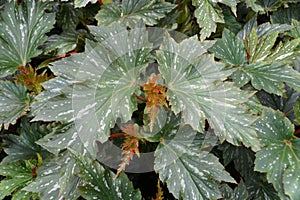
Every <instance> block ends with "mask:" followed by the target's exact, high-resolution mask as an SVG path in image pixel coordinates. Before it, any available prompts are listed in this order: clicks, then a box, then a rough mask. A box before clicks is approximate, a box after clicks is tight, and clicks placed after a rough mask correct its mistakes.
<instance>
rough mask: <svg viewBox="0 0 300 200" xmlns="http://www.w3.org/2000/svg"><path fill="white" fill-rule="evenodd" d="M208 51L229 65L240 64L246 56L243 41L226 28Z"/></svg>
mask: <svg viewBox="0 0 300 200" xmlns="http://www.w3.org/2000/svg"><path fill="white" fill-rule="evenodd" d="M209 51H210V52H212V53H214V54H215V56H216V57H217V58H219V59H221V60H222V61H223V62H224V63H226V64H229V65H242V64H244V62H245V58H246V53H245V47H244V44H243V41H242V40H240V39H239V38H238V37H236V36H235V35H234V34H233V33H232V32H230V31H229V30H227V29H224V31H223V36H222V39H220V40H218V41H217V42H216V43H215V45H214V46H213V47H212V48H210V50H209Z"/></svg>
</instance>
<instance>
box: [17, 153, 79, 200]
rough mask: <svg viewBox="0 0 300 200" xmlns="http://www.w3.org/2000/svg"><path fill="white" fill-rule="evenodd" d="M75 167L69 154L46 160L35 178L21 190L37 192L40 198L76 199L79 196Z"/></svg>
mask: <svg viewBox="0 0 300 200" xmlns="http://www.w3.org/2000/svg"><path fill="white" fill-rule="evenodd" d="M75 169H76V165H75V163H74V161H73V160H72V158H71V157H70V155H69V154H64V155H60V156H57V157H55V158H53V159H50V160H47V161H45V162H43V165H41V166H40V167H39V169H38V171H37V178H36V179H35V180H34V181H33V182H31V183H30V184H28V185H27V186H26V187H24V189H23V190H25V191H28V192H35V193H39V194H40V196H41V199H53V200H54V199H57V200H63V199H71V200H76V199H77V198H78V197H79V192H78V190H77V187H78V184H79V178H78V177H74V175H73V173H74V172H75V171H76V170H75Z"/></svg>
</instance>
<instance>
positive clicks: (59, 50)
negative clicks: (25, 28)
mask: <svg viewBox="0 0 300 200" xmlns="http://www.w3.org/2000/svg"><path fill="white" fill-rule="evenodd" d="M85 34H87V32H86V31H83V30H79V31H76V30H72V31H71V30H70V31H69V32H63V33H62V34H60V35H51V36H50V37H49V38H48V39H47V41H46V42H45V48H44V52H46V53H48V52H51V51H56V54H57V55H63V54H65V53H67V52H69V51H72V50H74V49H75V47H76V46H77V43H78V42H79V40H84V35H85Z"/></svg>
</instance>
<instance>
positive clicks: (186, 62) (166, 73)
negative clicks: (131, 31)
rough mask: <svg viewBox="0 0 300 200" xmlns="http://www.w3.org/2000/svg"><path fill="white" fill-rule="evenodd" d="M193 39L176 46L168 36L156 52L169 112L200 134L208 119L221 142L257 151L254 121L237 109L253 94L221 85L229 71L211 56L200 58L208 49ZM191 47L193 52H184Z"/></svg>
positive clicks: (205, 44) (242, 108)
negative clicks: (179, 117)
mask: <svg viewBox="0 0 300 200" xmlns="http://www.w3.org/2000/svg"><path fill="white" fill-rule="evenodd" d="M195 39H196V38H189V39H187V40H184V41H183V42H181V43H180V44H177V43H176V42H175V41H174V40H173V39H171V38H170V37H169V36H167V37H166V38H165V41H164V43H163V45H162V46H161V48H160V50H159V51H158V52H157V57H158V63H159V71H160V73H161V74H162V76H163V78H164V79H165V82H166V87H167V88H168V91H167V98H168V100H169V102H170V105H171V106H172V107H171V109H172V111H173V112H174V113H175V114H177V113H179V112H182V117H183V119H184V122H185V123H187V124H190V125H191V126H192V127H193V128H194V129H195V130H198V131H203V129H204V122H205V119H207V120H208V123H209V124H210V125H211V126H212V128H213V129H214V131H215V133H216V134H217V135H218V136H219V139H220V140H221V141H222V142H223V141H224V140H225V139H226V140H227V141H229V142H230V143H232V144H235V145H239V144H240V142H243V143H244V144H245V145H246V146H251V147H252V148H253V149H256V150H257V149H258V147H259V146H258V141H257V139H256V134H255V131H254V130H252V128H251V127H250V123H251V122H252V121H253V118H252V116H250V115H248V114H246V113H245V108H244V107H243V106H241V105H240V104H241V103H243V102H245V101H247V100H248V98H249V97H250V96H251V95H252V94H251V93H248V92H242V91H240V90H239V89H238V88H236V87H234V85H233V84H230V83H222V80H224V79H226V78H227V77H228V76H229V75H230V74H231V73H232V70H225V69H224V65H223V64H221V63H217V62H215V61H214V60H213V56H212V55H203V56H200V57H199V55H200V54H202V53H204V52H205V50H206V49H207V48H209V47H210V46H207V43H206V42H204V43H199V42H198V41H197V42H195ZM191 46H192V47H193V50H192V51H191V50H190V51H186V49H190V47H191ZM198 49H200V50H198ZM170 50H172V52H170ZM197 58H198V59H197Z"/></svg>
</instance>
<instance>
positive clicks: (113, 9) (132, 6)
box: [96, 0, 175, 28]
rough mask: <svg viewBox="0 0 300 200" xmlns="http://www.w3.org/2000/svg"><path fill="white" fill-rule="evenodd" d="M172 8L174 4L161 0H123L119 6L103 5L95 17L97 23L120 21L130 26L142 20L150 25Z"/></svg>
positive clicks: (109, 23)
mask: <svg viewBox="0 0 300 200" xmlns="http://www.w3.org/2000/svg"><path fill="white" fill-rule="evenodd" d="M174 8H175V5H172V4H170V3H168V2H165V1H162V0H153V1H148V0H124V1H122V5H121V6H120V7H119V6H117V5H114V4H110V5H106V6H104V7H103V8H102V9H101V10H100V11H99V13H98V14H97V15H96V19H97V20H98V24H99V25H111V24H113V23H120V24H123V25H126V26H129V27H131V28H132V27H135V25H136V24H137V23H138V22H139V21H140V20H143V22H144V23H145V24H147V25H150V26H152V25H155V24H157V23H158V20H159V19H161V18H163V17H165V16H166V14H167V13H168V12H170V11H172V10H173V9H174Z"/></svg>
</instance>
